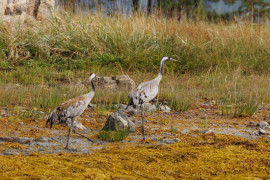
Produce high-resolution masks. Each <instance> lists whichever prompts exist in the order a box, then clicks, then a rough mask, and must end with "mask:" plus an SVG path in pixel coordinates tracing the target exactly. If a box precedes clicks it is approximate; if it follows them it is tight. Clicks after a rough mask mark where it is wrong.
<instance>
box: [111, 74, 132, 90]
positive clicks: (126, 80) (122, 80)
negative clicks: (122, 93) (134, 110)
mask: <svg viewBox="0 0 270 180" xmlns="http://www.w3.org/2000/svg"><path fill="white" fill-rule="evenodd" d="M115 81H116V83H117V87H118V88H119V89H123V88H124V89H128V91H131V90H132V89H134V88H135V86H136V84H135V82H134V81H133V80H132V79H131V78H130V77H129V76H128V75H121V76H119V75H118V76H115Z"/></svg>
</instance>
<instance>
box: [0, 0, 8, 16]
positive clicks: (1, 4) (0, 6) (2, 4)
mask: <svg viewBox="0 0 270 180" xmlns="http://www.w3.org/2000/svg"><path fill="white" fill-rule="evenodd" d="M7 1H8V0H1V1H0V16H2V15H4V14H5V10H6V7H7Z"/></svg>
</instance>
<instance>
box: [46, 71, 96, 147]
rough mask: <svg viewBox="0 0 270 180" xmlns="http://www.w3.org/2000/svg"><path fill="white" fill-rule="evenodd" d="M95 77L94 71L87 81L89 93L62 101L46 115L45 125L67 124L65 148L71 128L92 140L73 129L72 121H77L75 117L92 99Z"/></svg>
mask: <svg viewBox="0 0 270 180" xmlns="http://www.w3.org/2000/svg"><path fill="white" fill-rule="evenodd" d="M96 77H97V76H96V75H95V74H94V73H91V74H90V77H89V81H90V83H91V85H92V90H91V91H90V92H89V93H87V94H84V95H82V96H78V97H75V98H72V99H70V100H68V101H66V102H63V103H62V104H61V105H60V106H59V107H57V108H55V109H54V110H53V111H52V112H51V114H50V115H49V117H48V120H47V122H46V125H47V124H50V129H51V128H52V126H53V125H54V124H56V123H57V124H66V125H67V126H69V130H68V136H67V145H66V147H65V149H68V143H69V136H70V131H71V129H73V132H74V133H76V134H78V135H80V136H82V137H85V138H87V139H88V140H90V141H93V140H91V139H90V138H88V137H86V136H84V135H82V134H81V133H78V132H77V131H75V129H74V121H75V122H77V121H76V118H77V117H78V116H80V115H81V114H82V113H83V112H84V110H85V109H86V108H87V106H88V104H89V103H90V101H91V100H92V99H93V97H94V95H95V85H94V82H93V80H94V78H96Z"/></svg>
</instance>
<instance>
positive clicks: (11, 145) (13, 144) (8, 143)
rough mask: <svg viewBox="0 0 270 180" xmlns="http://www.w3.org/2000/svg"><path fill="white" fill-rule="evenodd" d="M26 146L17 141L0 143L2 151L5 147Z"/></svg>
mask: <svg viewBox="0 0 270 180" xmlns="http://www.w3.org/2000/svg"><path fill="white" fill-rule="evenodd" d="M25 147H26V146H25V145H23V144H19V143H15V142H5V143H0V151H2V150H4V149H24V148H25Z"/></svg>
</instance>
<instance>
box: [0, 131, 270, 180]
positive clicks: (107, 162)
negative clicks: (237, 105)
mask: <svg viewBox="0 0 270 180" xmlns="http://www.w3.org/2000/svg"><path fill="white" fill-rule="evenodd" d="M183 139H185V140H184V141H183V142H179V143H177V144H174V145H156V146H155V145H147V143H146V144H144V143H141V144H138V145H137V146H125V145H123V146H119V144H118V143H116V144H114V145H112V146H111V147H108V148H107V149H105V150H99V151H96V152H94V154H90V155H78V154H73V153H61V154H54V155H48V154H46V155H41V154H32V155H28V156H23V155H20V156H0V173H1V177H2V178H8V179H9V178H31V179H32V178H38V179H39V178H40V179H44V178H46V179H47V178H52V179H58V178H63V177H65V178H72V179H73V178H76V179H85V178H93V179H106V178H108V179H115V178H116V179H134V178H136V179H179V178H184V179H209V178H218V179H237V178H238V179H254V178H269V177H270V143H269V142H268V141H267V140H265V139H258V140H256V141H255V140H254V141H247V140H245V139H242V138H237V137H233V136H228V135H215V134H209V135H206V136H201V137H197V138H191V137H183Z"/></svg>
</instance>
